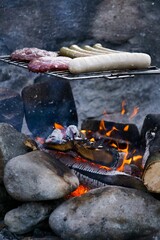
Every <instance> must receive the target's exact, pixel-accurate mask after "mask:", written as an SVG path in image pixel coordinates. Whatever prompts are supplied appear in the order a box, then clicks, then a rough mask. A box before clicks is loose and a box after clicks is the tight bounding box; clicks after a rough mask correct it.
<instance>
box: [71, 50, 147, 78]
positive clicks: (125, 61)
mask: <svg viewBox="0 0 160 240" xmlns="http://www.w3.org/2000/svg"><path fill="white" fill-rule="evenodd" d="M150 64H151V58H150V56H149V55H148V54H145V53H123V52H121V53H112V54H104V55H96V56H90V57H81V58H76V59H73V60H72V61H71V62H70V63H69V71H70V72H71V73H75V74H76V73H85V72H94V71H106V70H125V69H143V68H148V67H149V66H150Z"/></svg>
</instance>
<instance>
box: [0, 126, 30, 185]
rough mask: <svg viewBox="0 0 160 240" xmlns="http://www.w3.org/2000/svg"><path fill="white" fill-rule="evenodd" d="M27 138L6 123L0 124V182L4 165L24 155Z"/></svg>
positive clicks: (26, 149)
mask: <svg viewBox="0 0 160 240" xmlns="http://www.w3.org/2000/svg"><path fill="white" fill-rule="evenodd" d="M27 138H28V137H27V136H26V135H24V134H22V133H20V132H18V131H17V130H16V129H15V128H14V127H13V126H11V125H9V124H7V123H0V181H2V178H3V171H4V166H5V164H6V163H7V162H8V161H9V160H10V159H11V158H13V157H16V156H19V155H21V154H25V153H27V152H28V148H27V147H26V146H25V144H24V142H25V140H26V139H27Z"/></svg>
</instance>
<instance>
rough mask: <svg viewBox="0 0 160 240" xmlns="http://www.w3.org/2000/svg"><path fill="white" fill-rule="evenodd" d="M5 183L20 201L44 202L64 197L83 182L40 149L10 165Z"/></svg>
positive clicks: (12, 194)
mask: <svg viewBox="0 0 160 240" xmlns="http://www.w3.org/2000/svg"><path fill="white" fill-rule="evenodd" d="M4 184H5V187H6V189H7V191H8V193H9V194H10V195H11V196H12V197H13V198H15V199H17V200H22V201H40V200H51V199H58V198H61V197H64V196H65V195H67V194H68V193H70V192H72V191H73V190H75V189H76V188H77V187H78V185H79V181H78V178H77V177H76V175H75V174H74V173H73V172H72V171H71V170H70V169H69V168H68V167H66V166H64V165H63V164H62V163H60V162H59V161H58V160H56V159H54V158H53V157H51V156H50V155H49V154H47V153H45V152H42V151H39V150H37V151H33V152H30V153H27V154H25V155H21V156H17V157H15V158H12V159H11V160H10V161H9V162H8V164H6V166H5V169H4Z"/></svg>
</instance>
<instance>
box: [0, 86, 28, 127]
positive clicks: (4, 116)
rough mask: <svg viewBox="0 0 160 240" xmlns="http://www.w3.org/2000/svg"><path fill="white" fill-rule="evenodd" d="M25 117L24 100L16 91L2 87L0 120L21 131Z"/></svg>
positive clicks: (0, 92)
mask: <svg viewBox="0 0 160 240" xmlns="http://www.w3.org/2000/svg"><path fill="white" fill-rule="evenodd" d="M23 117H24V109H23V101H22V98H21V96H20V95H19V94H18V93H16V92H15V91H12V90H9V89H7V88H0V122H1V123H4V122H5V123H8V124H11V125H12V126H13V127H14V128H15V129H17V130H18V131H21V128H22V123H23Z"/></svg>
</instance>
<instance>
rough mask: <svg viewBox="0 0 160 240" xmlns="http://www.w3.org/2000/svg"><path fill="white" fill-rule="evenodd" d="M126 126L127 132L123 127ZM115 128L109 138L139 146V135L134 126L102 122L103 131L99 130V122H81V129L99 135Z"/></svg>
mask: <svg viewBox="0 0 160 240" xmlns="http://www.w3.org/2000/svg"><path fill="white" fill-rule="evenodd" d="M127 125H128V129H127V131H125V127H126V126H127ZM113 127H115V128H116V129H117V131H112V132H111V135H110V137H112V139H113V138H115V139H121V140H124V141H128V142H131V143H133V144H134V145H139V142H140V134H139V131H138V128H137V126H136V125H134V124H123V123H115V122H109V121H104V129H102V130H100V121H99V120H90V119H88V120H85V121H83V122H82V126H81V129H86V130H91V131H93V132H96V131H99V132H100V133H102V134H103V133H104V134H105V133H106V131H110V130H112V128H113Z"/></svg>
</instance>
